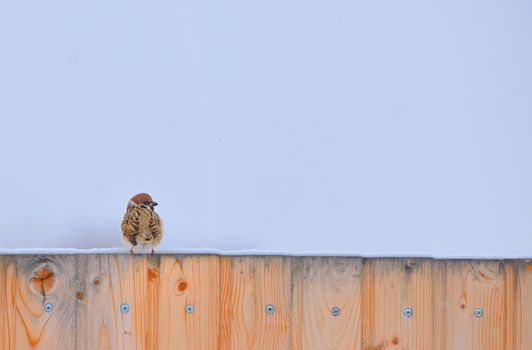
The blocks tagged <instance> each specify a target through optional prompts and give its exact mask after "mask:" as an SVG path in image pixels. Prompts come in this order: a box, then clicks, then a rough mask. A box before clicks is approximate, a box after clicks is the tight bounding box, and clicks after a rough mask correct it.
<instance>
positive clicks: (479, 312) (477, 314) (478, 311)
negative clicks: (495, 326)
mask: <svg viewBox="0 0 532 350" xmlns="http://www.w3.org/2000/svg"><path fill="white" fill-rule="evenodd" d="M482 315H484V310H482V309H481V308H479V307H477V308H476V309H475V317H476V318H481V317H482Z"/></svg>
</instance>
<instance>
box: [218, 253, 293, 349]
mask: <svg viewBox="0 0 532 350" xmlns="http://www.w3.org/2000/svg"><path fill="white" fill-rule="evenodd" d="M220 268H221V270H220V272H221V276H220V286H221V290H220V293H221V294H220V312H221V315H220V318H221V319H220V337H219V348H220V349H290V347H291V324H290V323H291V315H290V314H291V258H287V257H222V258H221V259H220ZM269 304H271V305H273V312H272V313H267V312H266V306H267V305H269Z"/></svg>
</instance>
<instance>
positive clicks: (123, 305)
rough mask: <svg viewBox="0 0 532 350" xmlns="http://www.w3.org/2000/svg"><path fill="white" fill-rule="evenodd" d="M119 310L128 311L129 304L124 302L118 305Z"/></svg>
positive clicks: (125, 312)
mask: <svg viewBox="0 0 532 350" xmlns="http://www.w3.org/2000/svg"><path fill="white" fill-rule="evenodd" d="M120 311H122V313H123V314H127V313H128V312H129V305H128V304H125V303H124V304H122V305H120Z"/></svg>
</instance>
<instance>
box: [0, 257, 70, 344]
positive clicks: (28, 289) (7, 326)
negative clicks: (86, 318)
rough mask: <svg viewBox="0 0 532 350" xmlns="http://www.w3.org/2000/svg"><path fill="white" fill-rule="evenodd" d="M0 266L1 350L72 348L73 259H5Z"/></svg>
mask: <svg viewBox="0 0 532 350" xmlns="http://www.w3.org/2000/svg"><path fill="white" fill-rule="evenodd" d="M1 263H2V266H1V267H0V278H1V281H2V282H1V289H2V290H1V291H0V302H1V303H2V304H1V307H0V309H1V311H0V320H1V321H2V331H1V333H0V344H2V349H6V350H7V349H22V350H23V349H73V348H75V347H76V301H75V297H74V288H73V281H74V280H75V272H76V258H75V257H74V256H47V257H43V256H34V255H27V256H9V257H2V260H1ZM46 304H49V306H50V309H48V310H47V311H45V305H46Z"/></svg>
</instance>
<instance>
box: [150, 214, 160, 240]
mask: <svg viewBox="0 0 532 350" xmlns="http://www.w3.org/2000/svg"><path fill="white" fill-rule="evenodd" d="M148 228H149V229H150V231H151V234H152V238H153V239H154V240H156V241H157V240H159V239H160V238H161V234H162V233H163V224H162V222H161V218H160V217H159V215H158V214H157V213H156V212H153V215H151V217H150V222H149V223H148Z"/></svg>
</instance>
